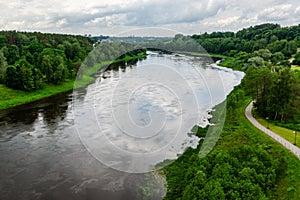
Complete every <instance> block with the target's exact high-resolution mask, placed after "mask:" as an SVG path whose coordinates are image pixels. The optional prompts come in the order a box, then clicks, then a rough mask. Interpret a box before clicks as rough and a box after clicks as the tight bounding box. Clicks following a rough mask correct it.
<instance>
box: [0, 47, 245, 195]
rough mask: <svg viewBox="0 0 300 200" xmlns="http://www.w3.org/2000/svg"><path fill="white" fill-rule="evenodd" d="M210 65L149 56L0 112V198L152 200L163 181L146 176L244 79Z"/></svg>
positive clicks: (188, 140)
mask: <svg viewBox="0 0 300 200" xmlns="http://www.w3.org/2000/svg"><path fill="white" fill-rule="evenodd" d="M211 64H212V63H209V62H207V60H205V59H203V58H195V57H188V56H174V55H160V54H156V53H151V54H150V55H149V56H148V57H147V59H146V60H142V61H139V62H137V63H136V64H133V65H131V64H129V63H128V64H127V65H126V66H124V65H120V66H114V67H111V69H108V70H106V71H105V72H104V73H102V74H101V75H100V76H99V77H98V78H97V80H96V82H95V83H94V84H91V85H90V86H88V87H87V88H85V89H81V90H77V91H74V92H71V93H64V94H60V95H57V96H55V97H51V98H47V99H44V100H41V101H38V102H34V103H30V104H26V105H22V106H18V107H16V108H14V109H9V110H5V111H2V112H0V155H1V163H0V178H1V181H0V190H1V193H0V199H143V198H145V199H160V198H161V197H162V195H163V194H164V189H163V188H162V184H163V180H162V179H161V178H160V177H159V176H157V175H155V176H153V175H151V173H144V172H148V171H149V170H151V169H153V167H154V166H155V165H156V164H157V163H159V162H161V161H163V160H165V159H174V158H176V157H177V156H178V154H179V153H182V152H183V151H184V149H185V148H186V147H188V146H192V147H193V146H194V147H195V146H196V145H197V142H198V140H199V139H198V138H196V137H195V136H192V137H190V136H188V134H187V133H188V132H189V131H190V130H191V128H192V127H193V126H194V125H195V124H199V125H202V126H203V125H205V124H207V123H208V120H207V119H208V117H209V111H210V110H211V109H212V108H213V106H215V105H217V104H219V103H220V102H222V101H223V100H224V99H225V96H226V95H227V94H228V93H229V92H230V91H231V90H232V89H233V87H234V86H235V85H237V84H239V82H240V80H241V78H242V77H243V74H242V73H241V72H236V71H232V70H227V69H224V68H218V67H217V66H215V65H211ZM130 172H135V173H130ZM143 191H148V192H143ZM149 191H152V192H149ZM154 191H155V192H154ZM145 193H147V194H148V195H147V196H145Z"/></svg>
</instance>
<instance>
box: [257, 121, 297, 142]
mask: <svg viewBox="0 0 300 200" xmlns="http://www.w3.org/2000/svg"><path fill="white" fill-rule="evenodd" d="M256 120H257V121H258V122H259V123H260V124H261V125H263V126H264V127H266V128H269V129H270V130H271V131H273V132H274V133H276V134H277V135H280V136H281V137H283V138H285V139H286V140H288V141H289V142H291V143H292V144H294V142H295V134H294V133H293V131H294V130H291V129H288V128H284V127H280V126H277V125H275V124H273V123H272V122H267V121H266V120H265V119H263V118H256ZM296 141H298V142H297V146H298V147H300V133H299V134H297V138H296Z"/></svg>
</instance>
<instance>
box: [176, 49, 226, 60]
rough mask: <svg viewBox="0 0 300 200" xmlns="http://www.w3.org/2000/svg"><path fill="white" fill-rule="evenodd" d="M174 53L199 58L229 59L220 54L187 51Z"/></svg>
mask: <svg viewBox="0 0 300 200" xmlns="http://www.w3.org/2000/svg"><path fill="white" fill-rule="evenodd" d="M176 53H181V54H185V55H191V56H200V57H214V58H220V59H223V58H224V59H228V58H230V57H228V56H224V55H221V54H213V53H210V54H209V53H199V52H189V51H176Z"/></svg>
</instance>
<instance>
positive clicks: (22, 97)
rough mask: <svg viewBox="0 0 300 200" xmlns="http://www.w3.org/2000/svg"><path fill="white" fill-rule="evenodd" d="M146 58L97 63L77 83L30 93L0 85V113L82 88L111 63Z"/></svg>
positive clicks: (139, 55) (141, 56)
mask: <svg viewBox="0 0 300 200" xmlns="http://www.w3.org/2000/svg"><path fill="white" fill-rule="evenodd" d="M146 56H147V54H138V55H136V56H132V57H127V56H126V57H125V58H123V59H117V60H112V61H105V62H102V63H98V64H95V65H94V66H93V67H91V68H87V70H86V71H85V73H84V75H83V77H82V79H81V80H79V81H76V77H75V78H74V79H66V80H65V81H64V82H62V83H61V84H60V85H53V84H50V85H46V86H45V87H44V88H43V89H39V90H35V91H32V92H26V91H22V90H15V89H11V88H8V87H7V86H6V85H4V84H0V94H1V98H0V111H4V110H6V109H11V108H14V107H17V106H20V105H24V104H27V103H32V102H35V101H39V100H42V99H45V98H49V97H51V96H55V95H59V94H61V93H65V92H70V91H72V90H74V89H80V88H84V87H86V86H88V85H89V84H91V83H93V82H94V81H95V79H96V78H95V77H93V75H95V74H96V73H98V72H100V70H103V68H104V67H107V66H109V65H110V64H113V63H118V62H124V61H131V60H134V59H142V58H145V57H146ZM104 70H105V69H104Z"/></svg>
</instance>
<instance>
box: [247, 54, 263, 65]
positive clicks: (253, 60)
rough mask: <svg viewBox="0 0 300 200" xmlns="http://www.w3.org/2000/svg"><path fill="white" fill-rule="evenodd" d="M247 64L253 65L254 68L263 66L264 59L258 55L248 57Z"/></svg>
mask: <svg viewBox="0 0 300 200" xmlns="http://www.w3.org/2000/svg"><path fill="white" fill-rule="evenodd" d="M248 64H249V66H252V67H255V68H263V67H265V64H264V59H263V58H261V57H259V56H255V57H252V58H249V59H248Z"/></svg>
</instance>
